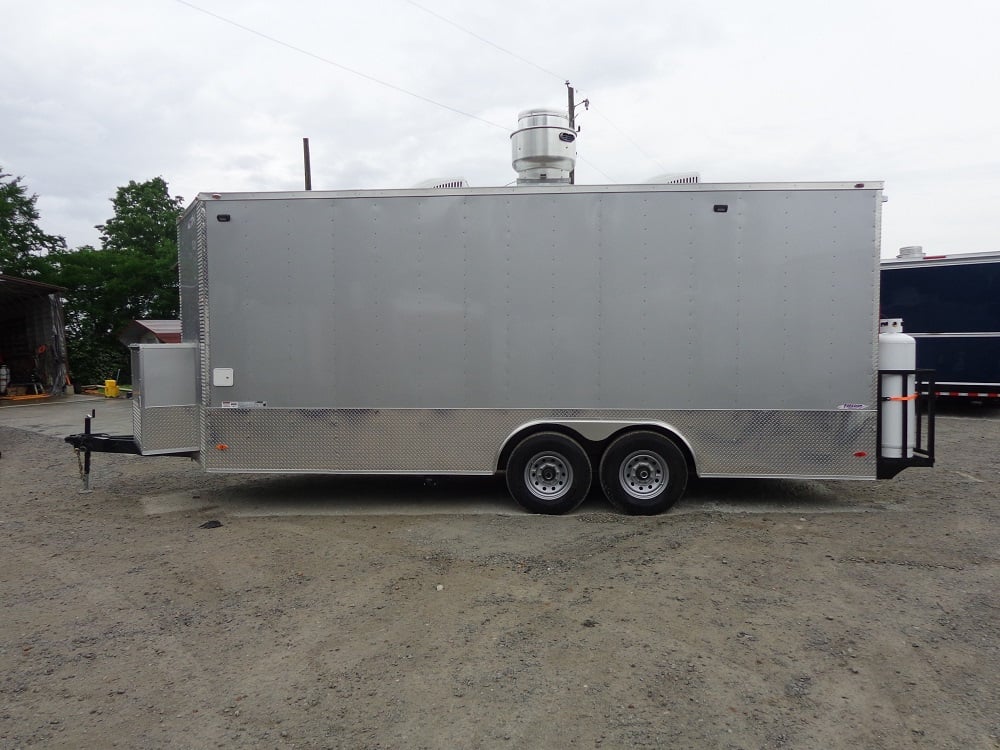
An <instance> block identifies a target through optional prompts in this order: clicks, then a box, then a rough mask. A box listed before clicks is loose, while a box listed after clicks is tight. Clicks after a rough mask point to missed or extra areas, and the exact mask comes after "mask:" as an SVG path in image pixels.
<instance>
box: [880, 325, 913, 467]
mask: <svg viewBox="0 0 1000 750" xmlns="http://www.w3.org/2000/svg"><path fill="white" fill-rule="evenodd" d="M916 366H917V341H916V339H914V338H913V337H912V336H907V335H906V334H905V333H903V321H902V319H901V318H889V319H886V320H880V321H879V335H878V367H879V377H880V378H881V379H882V398H883V399H889V400H883V402H882V404H881V406H882V415H881V417H880V419H881V420H882V446H881V447H882V455H883V456H884V457H885V458H904V457H905V458H912V457H913V448H914V446H915V445H916V442H917V419H916V417H917V402H916V398H915V395H916V379H915V377H914V376H913V375H906V376H903V375H890V374H884V373H883V371H884V370H913V369H915V368H916ZM904 414H905V415H906V449H905V453H904V449H903V415H904Z"/></svg>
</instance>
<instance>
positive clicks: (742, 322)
mask: <svg viewBox="0 0 1000 750" xmlns="http://www.w3.org/2000/svg"><path fill="white" fill-rule="evenodd" d="M691 187H692V189H691V190H687V191H685V190H678V189H674V190H669V191H665V190H659V189H655V188H651V189H649V190H645V189H634V190H631V191H608V192H587V191H585V190H574V189H568V190H552V191H548V192H544V191H543V192H537V191H536V192H528V191H525V192H516V191H508V192H502V193H500V192H497V193H488V194H475V193H473V192H471V191H441V192H438V193H433V192H431V191H428V192H426V193H421V194H414V195H410V194H392V193H378V194H375V193H371V194H366V193H357V194H352V195H351V196H350V197H345V196H343V195H339V196H337V195H327V196H324V195H322V194H318V195H317V196H315V197H313V196H310V195H308V194H302V195H297V196H294V197H291V196H289V197H285V198H281V197H274V196H272V197H270V198H269V199H267V200H253V199H247V198H241V199H235V200H228V199H225V198H224V199H223V200H218V201H208V202H205V203H203V204H202V205H204V207H205V209H206V212H207V215H206V230H207V246H208V248H209V250H208V252H207V257H206V260H205V262H206V268H205V270H204V273H203V277H204V283H205V284H206V285H207V284H208V279H211V295H210V299H209V301H208V305H209V307H208V309H207V310H203V311H202V317H203V318H206V320H210V321H211V343H210V346H209V342H208V339H207V335H208V325H207V323H206V324H205V325H204V326H203V327H204V329H205V330H204V333H203V337H202V339H201V340H202V342H203V344H205V345H206V347H207V351H206V355H205V367H206V373H207V371H208V370H209V369H211V368H215V367H232V368H233V369H234V372H235V383H234V385H233V386H232V387H209V390H208V392H207V393H206V395H205V396H204V397H203V398H202V400H203V403H205V404H206V405H218V404H219V403H221V401H222V400H234V401H264V402H267V403H268V405H269V406H272V407H281V408H294V407H310V408H320V409H329V408H338V409H344V408H367V407H370V408H382V409H385V408H394V409H399V408H446V409H453V408H498V409H512V408H523V407H535V408H545V409H552V408H562V409H565V408H588V409H592V408H603V409H691V408H695V409H697V408H705V409H719V408H722V409H734V408H739V409H807V410H820V411H823V410H827V409H834V408H836V407H837V406H838V405H839V404H842V403H861V404H867V405H869V406H870V405H872V403H873V400H874V378H873V371H874V359H873V353H874V344H873V342H874V339H875V335H876V320H875V311H874V309H873V305H872V299H873V298H874V296H875V293H876V292H875V285H876V278H877V277H876V274H875V270H874V269H875V266H876V264H877V257H878V231H877V230H878V227H877V224H878V207H879V200H880V196H881V192H880V190H879V189H877V188H874V189H858V190H852V189H844V187H843V186H838V187H836V188H833V187H831V188H830V189H826V190H824V189H820V188H817V187H816V186H810V188H809V189H807V190H796V189H792V188H786V189H780V188H769V189H766V190H762V189H757V190H754V189H746V190H733V189H729V190H711V189H706V187H705V186H704V185H702V186H691ZM695 187H697V189H694V188H695ZM716 206H726V212H725V213H722V212H721V211H718V210H716ZM221 213H225V214H227V215H229V217H230V220H229V221H227V222H219V221H217V220H216V216H217V215H218V214H221ZM206 377H207V374H206Z"/></svg>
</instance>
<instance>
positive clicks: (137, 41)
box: [0, 0, 1000, 255]
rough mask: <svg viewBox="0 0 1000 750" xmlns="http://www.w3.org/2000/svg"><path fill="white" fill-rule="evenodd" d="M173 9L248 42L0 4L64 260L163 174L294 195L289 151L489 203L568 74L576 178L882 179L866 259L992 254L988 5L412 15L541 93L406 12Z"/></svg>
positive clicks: (484, 8)
mask: <svg viewBox="0 0 1000 750" xmlns="http://www.w3.org/2000/svg"><path fill="white" fill-rule="evenodd" d="M193 2H194V4H195V5H197V6H199V7H201V8H203V9H205V10H207V11H209V12H211V13H215V14H218V15H221V16H224V17H226V18H228V19H230V20H231V21H233V22H235V23H238V24H241V25H243V26H245V27H248V28H250V29H253V30H255V31H256V32H259V33H258V34H255V33H251V32H248V31H246V30H244V29H241V28H237V27H236V26H234V25H232V24H230V23H226V22H223V21H220V20H218V19H217V18H213V17H211V16H209V15H206V14H205V13H202V12H199V11H198V10H194V9H192V8H190V7H188V6H187V5H185V4H184V3H182V2H178V1H177V0H174V1H173V2H171V1H169V0H159V1H158V2H144V3H135V2H126V1H125V0H91V2H88V3H85V4H84V3H74V4H67V3H65V2H63V1H62V0H35V2H33V3H19V4H12V5H10V6H9V7H7V8H6V9H5V12H4V25H3V28H0V65H2V66H3V69H4V71H5V75H4V76H3V77H2V79H0V165H2V166H3V167H4V168H5V170H6V171H8V172H12V173H14V174H17V175H23V176H24V177H25V182H26V183H27V185H28V186H29V188H30V189H31V190H32V191H33V192H36V193H38V194H39V196H40V198H39V209H40V210H41V212H42V223H43V226H44V227H45V229H46V230H47V231H50V232H54V233H58V234H64V235H65V236H66V237H67V240H68V241H69V243H70V244H71V245H74V246H75V245H79V244H83V243H86V242H95V241H96V239H97V233H96V231H95V230H94V229H93V225H95V224H100V223H102V222H103V221H105V220H106V219H107V218H108V216H109V214H110V204H109V202H108V200H109V199H110V198H111V197H112V196H113V194H114V191H115V189H116V187H118V186H119V185H123V184H126V183H127V182H128V181H129V180H133V179H134V180H144V179H149V178H151V177H154V176H156V175H162V176H163V177H164V178H165V179H167V181H168V182H169V183H170V185H171V189H172V190H173V192H174V193H175V194H180V195H183V196H185V197H186V198H188V199H190V198H191V197H193V196H194V195H195V194H196V193H197V192H199V191H203V190H274V189H288V188H297V187H299V186H300V185H301V182H302V165H301V138H302V137H303V136H308V137H310V141H311V146H312V156H313V172H314V185H315V187H317V188H331V189H335V188H357V187H372V188H374V187H401V186H407V185H411V184H413V183H415V182H417V181H419V180H422V179H425V178H428V177H433V176H455V175H464V176H465V177H467V178H468V179H469V180H470V181H472V182H473V184H480V185H482V184H505V183H507V182H510V181H511V180H512V179H513V178H514V174H513V172H512V171H511V169H510V165H509V140H508V129H512V128H513V127H514V125H515V121H516V115H517V112H518V111H519V110H521V109H525V108H529V107H534V106H549V105H555V106H565V96H566V94H565V89H564V88H563V87H562V85H561V81H560V78H561V77H563V76H566V77H569V78H570V79H571V80H572V81H573V83H574V85H576V86H577V87H578V88H579V89H580V98H583V97H589V98H590V99H591V101H592V102H593V106H594V111H593V112H590V113H586V112H582V111H581V113H580V124H581V126H582V128H583V132H582V136H581V140H580V153H581V155H582V157H583V158H584V161H582V162H581V164H580V167H579V169H578V178H579V179H580V181H581V182H602V181H604V177H602V176H601V173H602V172H603V173H606V174H607V175H609V176H610V177H611V178H612V179H614V180H616V181H621V182H633V181H641V180H644V179H646V178H648V177H650V176H652V175H654V174H658V173H661V172H663V171H692V170H697V171H700V172H701V173H702V175H703V178H704V179H706V180H718V181H726V180H740V181H750V180H825V179H830V180H841V179H848V180H855V179H865V180H873V179H883V180H885V181H886V183H887V191H888V193H889V195H890V196H891V200H890V202H889V203H888V204H887V205H886V209H885V213H884V229H883V237H884V254H887V255H889V254H893V253H894V252H895V249H896V247H898V245H900V244H923V245H925V246H927V247H928V249H929V250H931V251H935V252H947V251H951V252H960V251H970V252H971V251H982V250H987V249H994V248H995V240H994V235H995V230H994V226H993V225H994V223H995V222H994V220H993V216H994V214H995V209H994V208H993V204H994V203H995V202H996V199H995V196H996V194H997V192H998V188H1000V135H998V134H1000V111H998V105H997V103H996V101H995V97H993V96H992V95H991V91H992V87H993V86H994V83H993V81H994V80H995V79H996V77H997V73H998V72H1000V58H998V55H997V53H996V52H995V51H994V50H995V44H994V40H993V38H992V37H993V35H994V34H993V32H994V29H995V28H997V25H998V22H1000V5H997V4H995V3H992V2H987V1H986V0H967V1H966V2H959V3H952V4H950V5H947V6H946V5H942V4H940V3H930V2H928V1H927V0H910V1H909V2H906V1H904V0H883V2H879V3H870V2H861V0H840V2H838V3H835V4H832V5H831V4H829V3H822V4H821V3H818V2H803V1H802V0H799V1H798V2H792V1H791V0H762V1H761V2H757V3H746V2H743V1H742V0H718V1H717V2H714V3H708V4H694V3H688V2H680V1H675V2H654V1H653V0H648V1H645V2H644V1H642V0H624V1H622V2H617V3H607V2H597V1H596V0H581V1H580V2H576V3H573V4H564V3H538V2H537V1H532V2H529V1H528V0H507V1H506V2H500V1H499V0H490V1H484V2H477V3H468V2H460V1H459V0H420V5H423V6H425V7H426V8H428V9H430V10H432V11H434V12H436V13H438V14H440V15H442V16H445V17H446V18H448V19H451V20H452V21H454V22H455V23H457V24H460V25H462V26H464V27H466V28H467V29H469V30H471V31H473V32H475V33H477V34H479V35H481V36H483V37H485V38H487V39H489V40H491V41H493V42H494V43H495V44H497V45H500V46H502V47H504V48H506V49H507V50H510V51H511V52H514V53H516V54H517V55H520V56H522V57H524V58H527V59H529V60H530V61H532V62H533V63H535V65H537V66H541V67H542V68H545V69H546V70H547V71H551V72H552V74H550V73H548V72H543V71H541V70H539V69H538V68H537V67H534V66H532V65H529V64H525V63H523V62H520V61H518V60H516V59H514V58H512V57H511V56H509V55H507V54H504V53H503V52H501V51H499V50H497V49H495V48H494V47H492V46H490V45H488V44H485V43H483V42H482V41H480V40H477V39H475V38H473V37H471V36H469V35H468V34H465V33H463V32H461V31H460V30H458V29H456V28H455V27H454V26H453V25H450V24H448V23H446V22H444V21H442V20H441V19H439V18H436V17H434V16H433V15H431V14H429V13H427V12H425V11H423V10H421V9H420V8H418V7H416V6H415V5H414V4H413V3H410V2H407V1H406V0H371V1H370V2H368V3H364V4H359V3H346V2H332V3H330V2H315V1H311V0H298V1H297V2H288V3H284V4H280V5H279V4H275V3H273V2H264V1H263V0H246V1H245V2H236V1H235V0H193ZM260 34H264V35H267V36H269V37H271V38H272V39H273V40H278V41H272V40H268V39H265V38H263V37H262V36H260ZM286 45H291V46H292V47H296V48H298V49H299V50H302V51H296V50H295V49H290V48H289V46H286ZM303 51H304V52H305V53H308V54H304V53H303ZM317 58H323V60H326V61H328V62H324V61H323V60H321V59H317ZM331 62H332V63H339V64H340V65H345V66H349V67H351V68H353V69H355V70H357V71H360V72H363V73H365V74H367V75H369V76H372V77H375V78H379V79H382V80H384V81H387V82H390V83H392V84H394V85H395V86H398V87H400V88H404V89H407V90H410V91H412V92H414V93H416V94H419V95H421V96H424V97H427V98H430V99H434V100H436V101H439V102H441V103H443V104H446V105H449V106H451V107H454V108H456V109H460V110H463V111H465V112H468V113H470V114H473V115H475V116H477V117H480V118H483V119H485V120H488V121H490V122H493V123H496V124H499V125H501V126H503V128H496V127H492V126H490V125H487V124H483V123H482V122H479V121H477V120H474V119H469V118H466V117H463V116H461V115H458V114H455V113H453V112H449V111H447V110H445V109H442V108H439V107H435V106H433V105H431V104H428V103H426V102H424V101H421V100H420V99H418V98H414V97H412V96H408V95H406V94H404V93H400V92H399V91H394V90H392V89H389V88H386V87H384V86H380V85H378V84H376V83H373V82H371V81H369V80H365V79H363V78H359V77H357V76H355V75H352V74H350V73H348V72H345V71H344V70H342V69H340V68H338V67H337V66H336V65H333V64H330V63H331ZM553 74H554V75H553ZM605 118H609V119H605ZM609 120H610V121H609ZM623 131H624V132H625V133H627V135H628V137H625V136H623V135H622V132H623ZM630 138H631V141H630ZM632 141H634V142H635V143H633V142H632ZM635 144H638V147H637V146H636V145H635Z"/></svg>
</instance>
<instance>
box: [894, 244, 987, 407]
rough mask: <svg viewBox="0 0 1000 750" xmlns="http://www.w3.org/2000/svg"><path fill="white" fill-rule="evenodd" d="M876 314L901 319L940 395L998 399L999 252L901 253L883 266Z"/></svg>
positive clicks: (919, 364)
mask: <svg viewBox="0 0 1000 750" xmlns="http://www.w3.org/2000/svg"><path fill="white" fill-rule="evenodd" d="M881 316H882V317H883V318H902V319H903V326H904V330H905V331H906V333H908V334H909V335H910V336H913V337H914V338H915V339H916V340H917V367H918V368H927V369H933V370H934V371H935V374H936V381H937V394H938V395H939V396H946V397H948V396H952V397H960V398H969V399H986V398H989V399H993V398H996V399H998V400H1000V253H970V254H967V255H924V254H923V252H922V251H921V250H920V248H903V249H902V250H901V251H900V257H898V258H894V259H892V260H883V261H882V275H881Z"/></svg>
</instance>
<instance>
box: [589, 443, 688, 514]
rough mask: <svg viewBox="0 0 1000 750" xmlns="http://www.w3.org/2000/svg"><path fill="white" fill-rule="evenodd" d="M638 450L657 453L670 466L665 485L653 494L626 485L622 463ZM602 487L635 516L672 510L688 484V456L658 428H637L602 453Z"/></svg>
mask: <svg viewBox="0 0 1000 750" xmlns="http://www.w3.org/2000/svg"><path fill="white" fill-rule="evenodd" d="M637 451H644V452H647V453H651V454H654V455H655V456H656V457H657V458H658V459H659V460H660V462H661V463H662V464H663V465H664V466H665V467H666V469H667V478H666V482H665V483H664V486H663V488H662V489H661V491H660V492H659V493H657V494H656V495H655V496H653V497H648V498H638V497H635V496H633V495H631V494H629V492H628V491H627V490H626V489H625V487H624V486H623V484H622V479H621V469H622V463H623V462H624V461H625V460H626V459H627V458H628V457H629V456H631V455H632V454H634V453H635V452H637ZM600 475H601V489H603V490H604V495H605V497H607V498H608V502H610V503H611V504H612V505H613V506H614V507H615V508H617V509H618V510H620V511H622V512H623V513H628V514H630V515H634V516H654V515H656V514H658V513H663V512H664V511H666V510H669V509H670V507H671V506H672V505H673V504H674V503H676V502H677V501H678V500H679V499H680V498H681V496H682V495H683V494H684V490H685V489H686V488H687V481H688V467H687V460H686V459H685V458H684V454H683V453H682V452H681V449H680V448H678V447H677V445H676V444H675V443H674V442H673V441H672V440H670V439H669V438H666V437H664V436H663V435H661V434H659V433H658V432H650V431H648V430H636V431H635V432H627V433H625V434H624V435H622V436H621V437H619V438H617V439H616V440H615V441H614V442H613V443H611V445H609V446H608V448H607V450H605V451H604V455H603V456H602V457H601V468H600Z"/></svg>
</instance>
